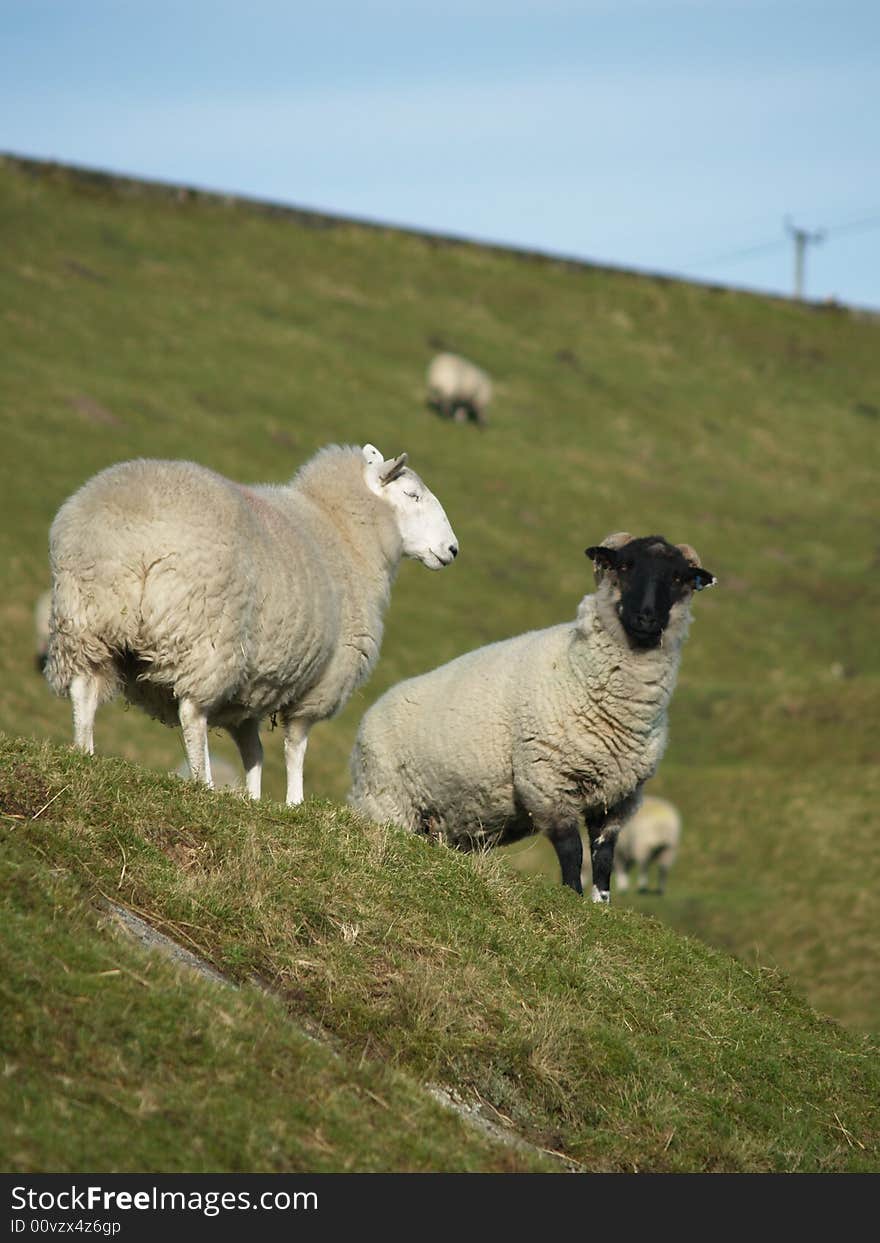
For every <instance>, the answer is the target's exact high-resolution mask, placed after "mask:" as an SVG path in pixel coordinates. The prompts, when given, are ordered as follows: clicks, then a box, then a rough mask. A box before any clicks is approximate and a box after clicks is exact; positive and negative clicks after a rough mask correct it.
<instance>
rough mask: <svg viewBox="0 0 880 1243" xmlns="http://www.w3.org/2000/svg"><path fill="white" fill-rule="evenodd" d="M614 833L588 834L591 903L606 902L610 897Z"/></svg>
mask: <svg viewBox="0 0 880 1243" xmlns="http://www.w3.org/2000/svg"><path fill="white" fill-rule="evenodd" d="M616 840H617V836H616V834H614V833H606V832H601V833H598V834H596V836H595V837H594V836H593V833H592V832H591V833H590V855H591V856H592V861H593V901H594V902H607V901H608V900H609V898H610V897H611V869H612V867H613V866H614V843H615V841H616Z"/></svg>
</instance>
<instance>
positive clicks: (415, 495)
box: [403, 492, 422, 501]
mask: <svg viewBox="0 0 880 1243" xmlns="http://www.w3.org/2000/svg"><path fill="white" fill-rule="evenodd" d="M403 495H404V496H408V497H409V498H410V500H411V501H420V500H421V499H422V498H421V497H420V496H419V494H418V492H404V494H403Z"/></svg>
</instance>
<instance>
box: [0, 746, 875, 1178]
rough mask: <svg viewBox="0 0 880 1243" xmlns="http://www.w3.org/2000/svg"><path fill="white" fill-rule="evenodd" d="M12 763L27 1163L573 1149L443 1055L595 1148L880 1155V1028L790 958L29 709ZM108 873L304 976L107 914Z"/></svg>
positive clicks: (11, 837)
mask: <svg viewBox="0 0 880 1243" xmlns="http://www.w3.org/2000/svg"><path fill="white" fill-rule="evenodd" d="M0 771H2V773H3V785H2V789H3V795H2V800H0V814H2V816H0V825H2V826H3V827H2V830H0V831H2V835H3V839H4V848H3V852H2V859H3V867H4V871H5V873H6V875H5V877H4V883H3V893H4V912H3V919H4V930H5V933H4V942H5V947H4V954H5V955H8V957H9V962H8V964H5V965H4V970H3V975H2V979H3V1000H4V1003H5V1005H6V1006H8V1008H9V1011H10V1013H9V1014H7V1015H6V1016H4V1021H3V1024H2V1032H3V1036H2V1039H3V1044H4V1052H5V1057H6V1073H5V1074H4V1076H3V1079H2V1081H0V1084H2V1087H0V1091H2V1094H3V1097H4V1098H5V1099H4V1106H5V1112H6V1115H7V1116H8V1117H10V1118H12V1119H15V1120H16V1121H15V1125H14V1126H13V1127H12V1128H11V1130H10V1131H8V1132H7V1133H6V1134H5V1135H4V1138H3V1140H2V1141H0V1146H2V1149H3V1160H4V1162H5V1164H6V1166H7V1167H8V1166H9V1165H13V1166H14V1167H16V1168H21V1169H35V1168H36V1169H40V1168H58V1169H77V1168H83V1166H88V1167H89V1168H95V1167H96V1166H98V1167H101V1168H105V1167H106V1168H114V1169H123V1168H129V1169H139V1168H153V1169H164V1168H168V1169H188V1168H198V1169H286V1168H292V1169H328V1168H331V1169H332V1168H360V1169H364V1168H366V1169H382V1168H385V1169H418V1168H437V1169H449V1168H461V1169H466V1168H471V1169H493V1168H494V1169H499V1168H507V1169H515V1168H519V1169H540V1168H545V1169H546V1168H550V1165H549V1159H548V1158H546V1157H540V1156H538V1155H536V1156H535V1157H534V1158H528V1157H522V1158H521V1157H520V1156H519V1155H516V1156H512V1155H511V1154H510V1153H506V1152H504V1150H501V1151H500V1152H499V1151H498V1150H497V1149H495V1150H494V1151H493V1150H492V1149H491V1148H490V1147H489V1146H487V1145H486V1144H485V1143H483V1142H482V1141H479V1142H478V1141H476V1140H475V1139H474V1138H473V1137H471V1136H468V1135H465V1134H464V1133H463V1132H462V1128H461V1126H460V1124H458V1123H457V1121H456V1120H455V1119H454V1118H451V1117H449V1116H448V1115H444V1114H441V1113H440V1111H439V1110H438V1109H437V1108H436V1107H432V1106H430V1104H429V1103H428V1102H425V1101H424V1099H419V1098H418V1097H417V1095H416V1094H415V1090H414V1084H415V1083H418V1082H435V1083H440V1084H444V1085H447V1086H449V1087H452V1088H454V1089H456V1090H457V1091H459V1092H464V1093H466V1094H468V1095H469V1096H471V1097H472V1098H474V1099H482V1100H483V1101H486V1102H489V1104H490V1105H491V1106H492V1107H493V1108H494V1109H495V1110H497V1111H498V1112H499V1113H500V1114H502V1115H503V1116H505V1117H508V1118H510V1119H512V1120H513V1122H514V1123H515V1125H516V1127H517V1129H518V1131H519V1132H520V1133H521V1134H523V1135H525V1136H526V1137H528V1138H529V1139H530V1140H532V1141H533V1142H534V1143H535V1144H537V1145H538V1146H540V1147H542V1148H548V1149H549V1148H552V1149H554V1150H557V1151H562V1152H564V1153H566V1154H567V1155H568V1156H570V1157H571V1158H573V1159H574V1160H576V1161H577V1162H580V1163H581V1164H583V1165H584V1166H586V1167H587V1168H588V1169H591V1170H646V1171H647V1170H654V1171H676V1170H678V1171H681V1170H707V1171H708V1170H714V1171H720V1170H727V1171H746V1170H752V1171H760V1170H777V1171H781V1170H813V1171H831V1170H852V1171H855V1170H869V1169H876V1164H877V1141H878V1135H877V1123H878V1111H877V1101H878V1099H880V1058H878V1050H877V1048H876V1046H874V1045H873V1044H871V1043H870V1041H869V1040H868V1039H867V1038H864V1037H862V1038H857V1037H855V1036H853V1035H851V1034H849V1033H847V1032H845V1031H844V1030H843V1029H842V1028H841V1027H839V1026H838V1025H837V1024H836V1023H834V1022H833V1021H832V1020H830V1019H826V1018H823V1017H821V1016H819V1015H817V1014H816V1013H815V1012H814V1011H813V1010H811V1009H810V1007H809V1006H808V1005H807V1004H806V1003H805V1002H804V1001H803V1000H802V999H801V998H799V997H798V996H797V994H796V993H794V992H793V991H792V989H791V988H790V986H789V985H788V983H787V982H786V981H785V980H784V979H783V978H782V977H781V976H780V975H779V974H778V973H777V972H776V971H774V970H771V969H768V968H761V967H757V968H749V967H747V966H745V965H743V964H741V963H739V962H737V961H736V960H734V959H733V958H731V957H729V956H728V955H727V954H725V953H723V952H721V951H718V950H715V949H711V948H710V947H708V946H706V945H704V944H702V943H701V942H700V941H697V940H692V939H689V938H685V937H682V936H680V935H679V934H677V933H675V932H673V931H671V930H669V929H667V928H666V927H665V926H664V925H663V924H661V923H659V922H658V921H656V920H654V919H650V918H645V917H644V916H643V915H640V914H637V913H635V912H632V911H627V910H615V909H613V908H611V909H604V908H601V907H596V906H593V905H592V904H590V903H584V902H582V901H580V900H579V899H578V898H577V897H576V896H575V895H574V894H572V893H571V892H569V891H567V890H564V889H563V888H562V887H561V886H550V885H547V884H542V883H538V882H536V881H534V880H532V879H530V878H526V877H520V876H517V875H516V873H515V872H514V871H513V870H512V869H511V868H509V867H508V866H507V865H506V864H505V862H504V860H503V859H502V858H501V857H500V856H499V855H498V854H489V855H483V856H477V857H476V858H470V857H465V856H463V855H460V854H458V853H456V852H454V851H452V850H449V849H447V848H445V847H431V846H429V845H428V844H426V843H425V842H424V841H422V840H421V839H419V838H416V837H415V836H413V835H411V834H408V833H406V832H405V831H404V830H401V829H396V828H392V827H389V826H384V827H383V826H379V825H370V824H368V823H365V822H363V821H360V820H359V819H358V818H357V817H355V816H354V815H353V814H352V813H350V812H348V811H346V810H344V809H342V808H340V807H339V806H338V805H336V804H334V803H330V802H327V801H324V800H317V799H311V800H308V801H307V802H306V803H305V804H304V805H303V806H302V807H301V808H299V809H290V810H287V809H283V808H280V807H272V806H269V805H264V806H261V807H258V808H254V807H253V806H251V805H249V804H248V803H247V802H246V801H245V800H244V799H241V798H239V797H237V796H235V795H221V794H212V793H210V792H207V791H203V790H198V789H195V788H193V787H190V786H187V785H184V784H183V783H181V782H179V781H175V780H174V779H172V778H170V777H156V776H154V775H152V774H149V773H145V772H144V771H143V769H141V768H140V767H137V766H132V765H129V764H127V763H125V762H124V761H119V760H110V759H95V760H89V759H87V758H85V757H83V756H80V755H76V754H74V753H73V752H71V751H69V750H68V749H66V748H59V747H55V746H53V745H51V744H49V743H35V742H30V741H27V740H23V739H11V738H7V737H5V736H4V737H2V738H0ZM50 800H51V801H50ZM102 897H111V898H112V899H113V900H114V901H116V902H121V903H122V904H124V905H126V906H128V907H130V908H132V909H134V910H136V911H139V912H142V913H144V914H145V915H146V916H147V917H148V918H149V920H150V921H151V922H152V923H153V924H154V925H156V926H157V927H159V928H161V929H163V930H165V931H166V932H168V933H170V934H171V935H173V936H175V937H176V939H178V940H179V941H180V942H181V943H183V944H185V945H187V946H190V947H191V948H193V949H195V950H197V951H198V952H200V953H201V954H203V955H204V956H206V957H207V958H209V959H210V960H211V961H212V962H213V963H214V964H215V965H216V966H217V967H219V968H220V969H221V970H223V971H224V972H226V973H228V974H229V975H230V976H231V977H233V978H234V979H236V980H239V981H241V982H242V983H243V984H245V985H246V984H247V981H248V980H250V979H252V978H254V977H257V978H258V979H260V980H263V981H265V982H266V983H267V984H268V985H269V986H270V987H271V989H272V990H273V992H274V993H275V994H276V995H277V997H278V998H279V999H280V1001H275V1000H273V999H272V998H267V997H265V996H262V995H261V994H260V993H259V992H258V991H256V990H255V989H254V987H253V986H250V987H244V988H243V989H242V990H241V992H240V993H231V992H229V991H228V990H223V989H222V988H218V987H217V986H215V985H209V984H207V983H194V982H192V981H182V980H181V979H180V977H179V976H178V975H176V974H175V973H174V972H173V971H172V970H171V968H169V967H165V966H164V965H162V964H161V963H158V962H156V961H155V960H152V959H151V960H147V961H145V959H144V955H143V954H142V953H138V952H136V951H135V950H134V949H131V948H129V947H127V946H126V945H124V944H119V943H118V942H117V941H116V940H114V939H111V938H110V937H109V936H108V935H107V934H106V933H105V934H104V935H103V937H102V936H100V935H99V934H98V932H96V930H95V928H96V923H97V922H98V920H97V917H96V903H97V901H98V900H99V899H101V898H102ZM282 1004H283V1005H284V1006H286V1007H287V1009H288V1010H289V1011H290V1013H291V1015H292V1016H293V1018H294V1020H296V1018H297V1017H299V1016H302V1017H305V1018H306V1019H310V1020H312V1021H313V1020H315V1019H317V1020H319V1021H320V1023H321V1025H322V1026H323V1028H324V1029H326V1030H327V1031H328V1032H329V1033H331V1035H332V1037H333V1038H334V1040H335V1042H336V1044H337V1047H338V1049H339V1050H340V1051H341V1053H342V1057H341V1058H339V1059H338V1060H337V1061H336V1062H334V1061H333V1060H332V1059H331V1058H330V1056H329V1054H328V1053H327V1051H326V1050H324V1049H323V1048H321V1047H316V1046H314V1045H311V1044H309V1043H308V1042H306V1041H305V1040H304V1039H303V1038H302V1037H301V1036H298V1035H297V1034H296V1026H295V1023H294V1024H291V1023H288V1022H287V1021H286V1020H285V1017H284V1013H283V1010H282ZM419 1137H420V1138H419Z"/></svg>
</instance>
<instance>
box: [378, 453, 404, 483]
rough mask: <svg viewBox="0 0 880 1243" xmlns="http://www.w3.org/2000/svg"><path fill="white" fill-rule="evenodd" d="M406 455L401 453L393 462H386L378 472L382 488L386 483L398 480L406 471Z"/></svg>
mask: <svg viewBox="0 0 880 1243" xmlns="http://www.w3.org/2000/svg"><path fill="white" fill-rule="evenodd" d="M406 463H407V455H406V454H405V453H401V455H400V457H396V458H395V459H394V461H393V462H386V463H385V464H384V467H383V469H382V470H381V471H380V472H379V482H380V483H381V484H382V486H383V487H384V486H385V485H386V484H388V483H393V481H394V480H395V479H399V478H400V476H401V475H402V474H403V472H404V471H405V470H406Z"/></svg>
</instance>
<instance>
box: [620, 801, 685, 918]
mask: <svg viewBox="0 0 880 1243" xmlns="http://www.w3.org/2000/svg"><path fill="white" fill-rule="evenodd" d="M680 841H681V816H680V815H679V812H678V808H676V807H674V806H673V804H672V803H670V802H669V801H668V800H667V799H665V798H658V797H657V796H656V795H655V794H646V795H645V797H644V799H643V800H642V805H641V807H640V808H639V809H638V811H637V812H636V813H635V815H634V816H632V817H631V818H630V819H629V820H628V821H627V822H626V824H625V825H624V826H623V828H622V829H621V830H620V833H619V834H618V835H617V845H616V847H615V850H614V882H615V887H616V888H617V890H618V892H620V893H626V891H627V889H629V869H630V868H631V867H633V865H635V868H636V880H637V883H638V887H639V893H647V892H648V868H649V867H650V866H651V864H652V863H655V864H656V865H657V890H656V891H657V893H662V892H663V890H664V889H665V888H666V877H667V875H668V874H669V869H670V868H671V867H672V865H673V863H674V862H675V856H676V855H677V853H678V843H679V842H680Z"/></svg>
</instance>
